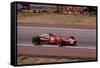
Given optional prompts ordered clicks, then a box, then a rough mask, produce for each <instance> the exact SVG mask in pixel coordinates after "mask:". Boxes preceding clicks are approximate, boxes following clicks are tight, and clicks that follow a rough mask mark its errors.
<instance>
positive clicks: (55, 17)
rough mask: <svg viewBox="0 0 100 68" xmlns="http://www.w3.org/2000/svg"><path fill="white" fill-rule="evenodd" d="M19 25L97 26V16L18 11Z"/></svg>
mask: <svg viewBox="0 0 100 68" xmlns="http://www.w3.org/2000/svg"><path fill="white" fill-rule="evenodd" d="M17 22H18V25H23V26H34V25H37V26H38V25H39V26H47V27H64V28H69V27H70V28H86V29H87V28H88V29H91V28H92V29H95V28H96V16H90V15H79V14H78V15H75V14H70V15H69V14H53V13H52V14H51V13H18V14H17Z"/></svg>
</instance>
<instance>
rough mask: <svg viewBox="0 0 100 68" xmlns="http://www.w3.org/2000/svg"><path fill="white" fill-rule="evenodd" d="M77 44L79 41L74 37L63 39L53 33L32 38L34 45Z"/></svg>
mask: <svg viewBox="0 0 100 68" xmlns="http://www.w3.org/2000/svg"><path fill="white" fill-rule="evenodd" d="M76 43H77V41H76V39H75V38H74V37H73V36H70V37H68V38H63V37H62V36H59V35H54V34H52V33H47V34H42V35H39V36H36V37H33V38H32V44H33V45H42V44H56V45H59V46H67V45H69V46H76Z"/></svg>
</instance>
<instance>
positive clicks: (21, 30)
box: [17, 26, 96, 48]
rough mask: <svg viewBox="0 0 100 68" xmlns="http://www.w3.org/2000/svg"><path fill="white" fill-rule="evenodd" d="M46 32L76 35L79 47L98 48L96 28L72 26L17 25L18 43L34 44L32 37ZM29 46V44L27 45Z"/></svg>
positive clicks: (63, 35) (65, 35) (66, 35)
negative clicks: (72, 27) (75, 27)
mask: <svg viewBox="0 0 100 68" xmlns="http://www.w3.org/2000/svg"><path fill="white" fill-rule="evenodd" d="M44 33H54V34H57V35H61V36H62V37H68V36H74V37H75V38H76V39H77V41H78V43H77V45H78V47H86V48H96V30H95V29H93V30H92V29H70V28H49V27H29V26H27V27H26V26H18V27H17V44H29V45H32V42H31V40H32V37H33V36H37V35H41V34H44ZM27 46H28V45H27Z"/></svg>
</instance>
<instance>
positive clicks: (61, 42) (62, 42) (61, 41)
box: [58, 39, 65, 47]
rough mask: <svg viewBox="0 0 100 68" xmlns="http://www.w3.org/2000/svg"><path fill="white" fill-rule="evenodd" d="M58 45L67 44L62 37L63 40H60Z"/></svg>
mask: <svg viewBox="0 0 100 68" xmlns="http://www.w3.org/2000/svg"><path fill="white" fill-rule="evenodd" d="M58 45H59V46H60V47H62V46H65V42H64V41H63V40H62V39H61V40H60V41H59V42H58Z"/></svg>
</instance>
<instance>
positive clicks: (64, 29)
mask: <svg viewBox="0 0 100 68" xmlns="http://www.w3.org/2000/svg"><path fill="white" fill-rule="evenodd" d="M18 28H37V29H39V28H40V29H59V30H78V31H96V30H95V29H73V28H54V27H51V28H50V27H32V26H18Z"/></svg>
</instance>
